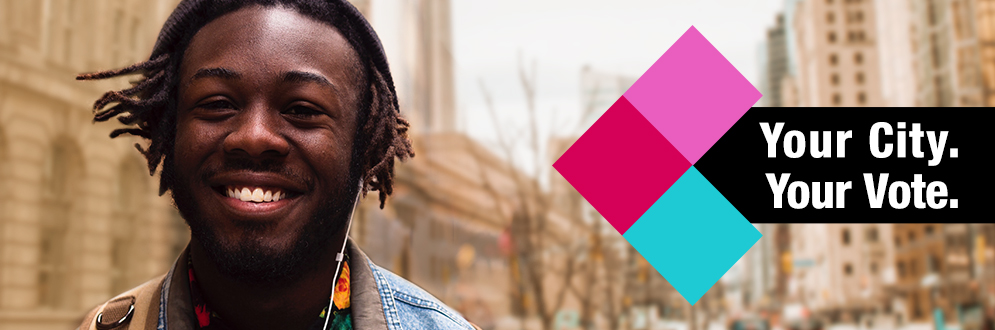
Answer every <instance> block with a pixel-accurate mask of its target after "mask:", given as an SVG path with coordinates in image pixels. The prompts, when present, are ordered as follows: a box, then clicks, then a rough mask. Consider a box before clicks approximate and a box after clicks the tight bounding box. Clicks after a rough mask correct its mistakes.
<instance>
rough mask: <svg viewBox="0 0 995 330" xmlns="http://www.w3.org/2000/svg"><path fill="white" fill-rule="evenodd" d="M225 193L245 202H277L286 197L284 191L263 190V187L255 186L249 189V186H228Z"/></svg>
mask: <svg viewBox="0 0 995 330" xmlns="http://www.w3.org/2000/svg"><path fill="white" fill-rule="evenodd" d="M225 193H226V194H227V196H228V197H229V198H234V199H237V200H240V201H243V202H255V203H264V202H276V201H279V200H281V199H283V198H285V196H286V194H285V193H283V192H282V191H279V190H276V191H273V190H263V189H262V188H253V190H249V188H248V187H245V188H241V189H239V188H236V187H228V188H226V189H225Z"/></svg>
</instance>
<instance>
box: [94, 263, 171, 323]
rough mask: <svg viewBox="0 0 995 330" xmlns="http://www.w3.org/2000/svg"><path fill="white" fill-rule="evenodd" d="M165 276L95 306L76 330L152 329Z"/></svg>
mask: <svg viewBox="0 0 995 330" xmlns="http://www.w3.org/2000/svg"><path fill="white" fill-rule="evenodd" d="M164 278H165V275H163V276H159V277H157V278H155V279H152V280H150V281H148V282H145V284H142V285H139V286H137V287H135V288H134V289H131V290H128V291H127V292H125V293H122V294H120V295H118V296H117V297H114V299H111V300H110V301H108V302H106V303H104V304H102V305H100V306H97V308H94V309H93V310H91V311H90V312H89V313H87V314H86V317H84V318H83V323H82V324H80V327H79V328H78V329H80V330H131V329H134V330H138V329H155V328H156V326H158V321H159V296H160V295H161V292H160V288H161V287H162V281H163V279H164ZM129 314H130V315H129ZM98 318H99V319H100V322H99V323H98V322H97V319H98ZM119 321H120V322H119Z"/></svg>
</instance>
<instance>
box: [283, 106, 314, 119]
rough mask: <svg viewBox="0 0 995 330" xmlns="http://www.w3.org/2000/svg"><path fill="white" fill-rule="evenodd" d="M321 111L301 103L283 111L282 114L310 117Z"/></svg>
mask: <svg viewBox="0 0 995 330" xmlns="http://www.w3.org/2000/svg"><path fill="white" fill-rule="evenodd" d="M322 113H323V112H321V111H318V110H316V109H313V108H309V107H306V106H302V105H296V106H292V107H290V108H288V109H287V110H284V111H283V114H286V115H291V116H297V117H312V116H318V115H321V114H322Z"/></svg>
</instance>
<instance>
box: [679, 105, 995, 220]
mask: <svg viewBox="0 0 995 330" xmlns="http://www.w3.org/2000/svg"><path fill="white" fill-rule="evenodd" d="M989 111H991V110H990V109H986V108H753V109H750V111H748V112H747V113H746V114H745V115H744V116H743V117H742V118H741V119H740V120H739V121H738V122H736V124H735V125H734V126H733V127H732V128H730V129H729V131H728V132H726V134H725V135H724V136H722V138H721V139H720V140H719V141H718V142H716V143H715V145H714V146H712V148H711V149H710V150H709V151H708V152H707V153H706V154H705V155H704V156H702V157H701V159H700V160H699V161H698V162H697V163H696V164H694V166H695V167H696V168H697V169H698V170H699V171H700V172H701V173H702V175H704V177H705V178H707V179H708V180H709V182H711V184H712V185H713V186H715V188H716V189H718V190H719V192H721V193H722V194H723V195H724V196H725V197H726V198H727V199H728V200H729V201H730V202H731V203H732V204H733V206H735V207H736V208H737V209H738V210H739V212H740V213H742V214H743V216H745V217H746V219H748V220H749V221H751V222H755V223H825V222H852V223H877V222H882V223H896V222H991V221H992V218H993V217H992V216H991V214H989V213H987V212H986V211H987V209H988V207H989V206H990V205H992V201H990V199H991V197H992V196H993V194H992V188H993V187H992V169H993V166H992V163H991V160H989V159H991V157H988V154H989V153H990V150H991V149H992V148H991V146H990V144H991V142H993V141H995V139H992V137H991V134H995V129H993V127H992V126H991V124H989V123H988V120H987V119H985V118H988V117H987V115H988V114H989V113H990V112H989ZM816 188H818V189H816ZM868 189H870V191H868ZM778 196H779V198H778Z"/></svg>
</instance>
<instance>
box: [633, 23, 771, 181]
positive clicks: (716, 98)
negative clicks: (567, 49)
mask: <svg viewBox="0 0 995 330" xmlns="http://www.w3.org/2000/svg"><path fill="white" fill-rule="evenodd" d="M624 96H625V98H627V99H629V102H632V105H633V106H635V107H636V109H639V112H640V113H642V114H643V116H646V119H647V120H649V122H650V123H652V124H653V126H654V127H656V129H657V130H659V131H660V133H662V134H663V135H664V136H666V137H667V140H669V141H670V142H671V143H673V145H674V147H677V150H680V152H681V154H683V155H684V158H687V159H688V161H690V162H691V164H694V163H697V162H698V159H699V158H701V156H702V155H704V154H705V152H706V151H708V149H709V148H711V147H712V145H713V144H715V142H716V141H718V140H719V138H720V137H722V135H723V134H725V132H726V131H727V130H729V128H730V127H732V125H733V124H735V123H736V121H737V120H739V118H740V117H742V116H743V114H745V113H746V111H747V110H750V107H752V106H753V105H754V104H756V103H757V100H760V96H761V95H760V92H759V91H757V89H756V88H754V87H753V85H751V84H750V82H749V81H748V80H746V78H744V77H743V75H742V74H740V73H739V71H737V70H736V68H735V67H733V66H732V64H731V63H729V61H728V60H726V58H725V57H724V56H722V54H720V53H719V51H718V50H717V49H715V47H713V46H712V44H711V43H709V42H708V40H706V39H705V37H704V36H702V35H701V33H699V32H698V30H697V29H695V28H694V26H692V27H691V28H690V29H688V30H687V32H684V35H682V36H681V38H680V39H678V40H677V42H675V43H674V45H673V46H671V47H670V49H668V50H667V52H666V53H664V54H663V56H660V59H658V60H657V61H656V63H653V66H651V67H650V68H649V70H646V73H643V75H642V76H641V77H639V80H637V81H636V83H635V84H633V85H632V87H630V88H629V90H627V91H626V92H625V94H624Z"/></svg>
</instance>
